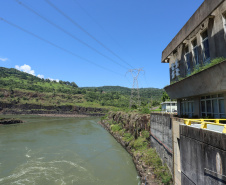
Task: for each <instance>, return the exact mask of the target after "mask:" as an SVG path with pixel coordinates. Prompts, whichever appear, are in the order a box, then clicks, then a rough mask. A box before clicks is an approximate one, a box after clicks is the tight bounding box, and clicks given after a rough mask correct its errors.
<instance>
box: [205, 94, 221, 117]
mask: <svg viewBox="0 0 226 185" xmlns="http://www.w3.org/2000/svg"><path fill="white" fill-rule="evenodd" d="M201 114H202V117H203V118H206V117H208V118H225V107H224V96H223V95H222V94H217V95H211V96H203V97H201Z"/></svg>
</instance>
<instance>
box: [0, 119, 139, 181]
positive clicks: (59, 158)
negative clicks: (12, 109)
mask: <svg viewBox="0 0 226 185" xmlns="http://www.w3.org/2000/svg"><path fill="white" fill-rule="evenodd" d="M6 117H10V116H6ZM14 118H19V119H22V120H24V121H25V123H22V124H14V125H0V184H1V185H2V184H13V185H14V184H29V185H30V184H37V185H39V184H40V185H52V184H53V185H55V184H56V185H57V184H59V185H63V184H76V185H137V184H139V179H138V177H137V172H136V169H135V166H134V164H133V162H132V159H131V157H130V155H129V154H128V153H127V152H126V151H125V150H124V149H123V148H122V147H121V145H120V144H119V143H117V142H116V141H115V139H114V138H113V137H112V136H111V135H110V134H109V133H108V132H107V131H106V130H105V129H103V128H102V127H101V126H100V125H99V124H98V123H97V122H98V121H99V118H49V117H38V116H14Z"/></svg>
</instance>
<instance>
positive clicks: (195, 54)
mask: <svg viewBox="0 0 226 185" xmlns="http://www.w3.org/2000/svg"><path fill="white" fill-rule="evenodd" d="M192 48H193V49H192V54H193V61H194V64H195V65H198V64H199V52H198V45H197V39H195V40H193V41H192Z"/></svg>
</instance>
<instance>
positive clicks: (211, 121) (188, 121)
mask: <svg viewBox="0 0 226 185" xmlns="http://www.w3.org/2000/svg"><path fill="white" fill-rule="evenodd" d="M222 121H223V122H226V119H184V124H186V125H188V126H191V124H201V126H200V128H202V129H207V125H217V126H223V127H224V129H223V131H222V133H225V134H226V124H224V123H220V122H222Z"/></svg>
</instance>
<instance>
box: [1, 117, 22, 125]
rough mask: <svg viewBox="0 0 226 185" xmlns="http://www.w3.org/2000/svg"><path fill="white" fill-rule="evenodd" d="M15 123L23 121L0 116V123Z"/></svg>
mask: <svg viewBox="0 0 226 185" xmlns="http://www.w3.org/2000/svg"><path fill="white" fill-rule="evenodd" d="M16 123H23V121H22V120H19V119H9V118H0V125H9V124H16Z"/></svg>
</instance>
